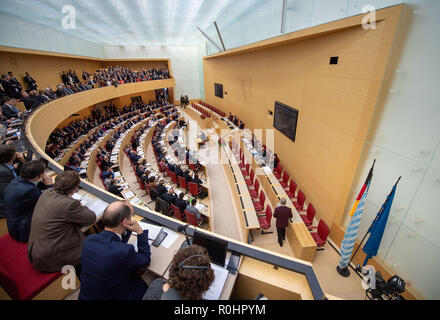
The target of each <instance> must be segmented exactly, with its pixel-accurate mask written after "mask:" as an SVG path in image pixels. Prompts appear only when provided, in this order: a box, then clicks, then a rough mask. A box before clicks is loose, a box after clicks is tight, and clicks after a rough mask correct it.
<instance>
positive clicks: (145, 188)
mask: <svg viewBox="0 0 440 320" xmlns="http://www.w3.org/2000/svg"><path fill="white" fill-rule="evenodd" d="M136 179H137V182H138V184H139V188H140V189H141V190H147V187H146V186H145V183H144V181H142V180H141V179H139V178H138V176H136Z"/></svg>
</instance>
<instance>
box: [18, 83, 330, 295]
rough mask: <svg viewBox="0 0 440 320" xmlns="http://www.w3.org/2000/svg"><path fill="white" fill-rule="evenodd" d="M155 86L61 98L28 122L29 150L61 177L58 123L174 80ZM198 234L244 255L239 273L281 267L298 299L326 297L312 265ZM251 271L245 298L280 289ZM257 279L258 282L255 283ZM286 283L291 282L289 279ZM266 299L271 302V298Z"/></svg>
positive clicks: (144, 212) (105, 195) (145, 213)
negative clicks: (55, 150) (51, 149)
mask: <svg viewBox="0 0 440 320" xmlns="http://www.w3.org/2000/svg"><path fill="white" fill-rule="evenodd" d="M154 82H155V84H153V83H150V84H148V83H135V84H126V85H123V86H120V87H118V88H114V87H107V88H100V89H95V90H90V91H85V92H81V93H77V94H75V95H72V96H68V97H64V98H61V99H59V100H56V101H53V102H50V103H48V104H46V105H44V106H42V107H41V108H39V109H37V110H36V111H35V112H33V113H32V114H31V115H30V117H29V118H28V120H27V122H26V128H25V130H26V138H27V140H28V143H29V144H30V149H31V150H33V151H34V153H35V154H36V155H38V156H40V157H42V158H45V159H47V160H48V161H49V167H50V168H51V169H52V170H54V171H55V172H58V173H59V172H61V171H62V170H63V167H62V166H60V165H59V164H58V163H56V162H55V161H54V160H53V159H51V158H50V157H49V156H48V155H47V154H45V152H44V147H45V143H46V141H47V138H48V137H49V135H50V133H51V132H52V131H53V129H54V128H55V127H56V124H57V123H61V122H62V121H63V120H64V119H66V118H68V117H69V116H70V115H71V114H73V113H75V112H78V111H79V110H82V109H84V108H87V107H89V106H91V105H93V104H98V103H100V102H104V101H107V100H109V99H112V98H116V97H119V96H123V95H129V94H136V93H139V92H142V91H146V90H153V89H154V85H159V83H163V85H160V86H161V87H162V88H163V87H172V86H174V85H171V82H174V80H160V81H159V80H158V81H154ZM149 85H151V86H152V87H150V88H149V87H148V86H149ZM81 187H82V188H83V189H84V190H85V191H86V192H88V193H90V194H92V195H93V196H95V197H97V198H99V199H101V200H103V201H105V202H107V203H110V202H114V201H117V200H119V198H118V197H116V196H114V195H113V194H111V193H109V192H107V191H105V190H103V189H101V188H97V187H96V186H94V185H93V184H91V183H90V182H87V181H85V180H82V181H81ZM134 209H135V213H136V214H137V215H139V216H141V217H143V218H146V219H148V220H150V221H152V222H154V223H156V224H159V225H162V226H164V227H166V228H169V229H171V230H174V231H176V230H177V228H178V227H179V226H182V225H184V224H183V223H182V222H179V221H177V220H175V219H172V218H170V217H166V216H163V215H159V214H157V213H156V212H154V211H152V210H149V209H148V208H146V207H144V206H138V205H134ZM198 231H199V232H201V233H204V234H207V235H210V236H212V237H214V238H217V239H222V240H224V241H227V244H228V245H227V249H228V250H229V251H234V252H235V253H237V254H240V255H242V257H246V258H245V259H244V260H243V262H242V264H241V267H240V269H242V268H245V269H243V270H248V269H249V268H246V265H247V262H246V260H250V261H258V263H261V264H263V265H267V266H278V267H279V270H274V269H273V268H270V269H271V270H272V271H271V272H273V274H276V275H278V274H279V276H280V277H282V276H283V275H282V274H281V271H283V270H284V271H285V272H287V273H288V274H291V275H292V276H293V277H294V278H295V280H292V281H294V282H292V287H291V289H290V291H291V292H294V293H296V294H297V296H298V298H299V299H318V300H321V299H323V298H324V297H325V294H324V292H323V290H322V288H321V286H320V284H319V282H318V279H317V277H316V273H315V272H314V270H313V267H312V265H311V264H310V263H308V262H306V261H303V260H299V259H295V258H292V257H289V256H285V255H282V254H278V253H275V252H272V251H269V250H265V249H262V248H257V247H255V246H252V245H249V244H246V243H244V242H241V241H237V240H234V239H231V238H228V237H224V236H221V235H219V234H215V233H212V232H208V231H205V230H200V229H198ZM187 232H188V234H189V235H190V236H192V235H193V234H194V228H193V227H192V226H190V227H188V228H187ZM251 269H252V270H254V271H255V272H254V275H250V274H245V273H243V277H244V278H243V277H242V279H240V277H241V274H240V270H238V275H239V276H238V279H237V283H236V287H237V290H239V289H243V290H244V292H245V293H247V294H248V295H247V296H243V298H245V297H246V298H249V299H252V296H251V294H252V292H251V291H252V290H259V289H261V290H264V288H263V287H262V286H260V282H261V281H264V282H265V285H271V286H272V287H273V288H275V289H276V288H279V285H278V284H277V283H276V282H273V281H272V280H271V277H268V276H269V275H267V272H266V271H265V269H264V268H260V267H258V268H251ZM255 273H257V275H255ZM257 277H258V279H255V278H257ZM245 278H246V279H247V280H249V279H255V281H253V282H252V283H251V285H252V288H250V287H249V284H248V283H246V282H247V280H246V281H245ZM284 281H290V280H287V279H286V280H284ZM246 288H247V289H246ZM267 296H268V297H269V298H271V296H270V295H267Z"/></svg>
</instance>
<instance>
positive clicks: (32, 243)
mask: <svg viewBox="0 0 440 320" xmlns="http://www.w3.org/2000/svg"><path fill="white" fill-rule="evenodd" d="M79 184H80V178H79V174H78V172H76V171H72V170H69V171H64V172H62V173H60V174H58V175H57V176H56V178H55V185H54V188H53V189H49V190H46V191H44V192H43V194H42V195H41V196H40V198H39V199H38V201H37V204H36V206H35V208H34V213H33V215H32V223H31V233H30V235H29V241H28V259H29V261H30V262H31V263H32V265H33V267H34V268H35V269H37V270H38V271H40V272H58V271H61V269H62V268H63V267H64V266H66V265H72V266H74V267H75V269H76V272H77V275H79V274H80V265H81V253H82V246H83V242H84V239H85V235H84V233H83V232H82V231H81V228H82V227H85V226H90V225H92V224H94V223H95V221H96V215H95V213H94V212H93V211H92V210H90V209H89V208H87V207H84V206H83V205H82V204H81V202H80V201H79V200H75V199H73V198H72V196H73V194H74V193H75V192H77V191H78V187H79Z"/></svg>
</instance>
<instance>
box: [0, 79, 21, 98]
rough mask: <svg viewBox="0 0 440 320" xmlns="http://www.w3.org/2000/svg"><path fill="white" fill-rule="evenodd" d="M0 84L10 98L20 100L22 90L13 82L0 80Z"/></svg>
mask: <svg viewBox="0 0 440 320" xmlns="http://www.w3.org/2000/svg"><path fill="white" fill-rule="evenodd" d="M0 82H1V84H2V86H3V89H4V90H5V94H6V95H7V96H8V97H10V98H15V99H19V98H20V93H21V90H20V88H19V87H18V86H17V85H15V84H14V83H12V82H9V81H6V80H3V79H0Z"/></svg>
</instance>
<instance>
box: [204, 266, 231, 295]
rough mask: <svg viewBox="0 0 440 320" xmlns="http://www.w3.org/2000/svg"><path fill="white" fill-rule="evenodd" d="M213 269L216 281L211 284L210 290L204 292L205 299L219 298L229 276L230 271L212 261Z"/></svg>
mask: <svg viewBox="0 0 440 320" xmlns="http://www.w3.org/2000/svg"><path fill="white" fill-rule="evenodd" d="M211 269H212V271H214V282H213V283H212V284H211V286H210V287H209V289H208V291H206V292H205V293H204V294H203V299H205V300H219V298H220V295H221V294H222V291H223V287H224V286H225V283H226V279H227V278H228V274H229V271H228V270H227V269H225V268H222V267H219V266H218V265H216V264H213V263H211Z"/></svg>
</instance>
